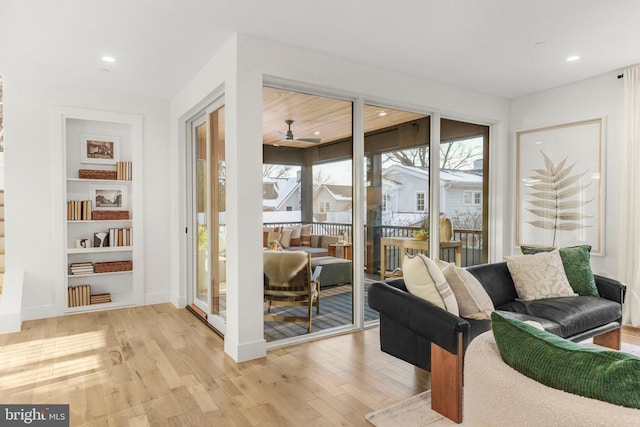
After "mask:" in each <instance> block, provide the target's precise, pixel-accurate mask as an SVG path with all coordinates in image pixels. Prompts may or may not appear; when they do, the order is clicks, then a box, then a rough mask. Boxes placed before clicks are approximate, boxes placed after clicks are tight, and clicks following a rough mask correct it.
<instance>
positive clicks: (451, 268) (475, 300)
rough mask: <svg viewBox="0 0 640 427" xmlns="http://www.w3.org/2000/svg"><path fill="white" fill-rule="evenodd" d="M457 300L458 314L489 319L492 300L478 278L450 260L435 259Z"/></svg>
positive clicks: (478, 318)
mask: <svg viewBox="0 0 640 427" xmlns="http://www.w3.org/2000/svg"><path fill="white" fill-rule="evenodd" d="M435 263H436V264H437V265H438V267H439V268H440V270H442V274H444V278H445V279H446V280H447V283H449V286H451V290H452V291H453V294H454V295H455V297H456V301H457V302H458V308H459V310H460V316H462V317H466V318H467V319H475V320H489V319H490V318H491V312H492V311H493V310H494V307H493V302H492V301H491V298H490V297H489V294H487V291H485V290H484V288H483V287H482V285H481V284H480V282H479V281H478V279H476V278H475V277H474V275H473V274H471V273H469V272H468V271H467V270H465V269H464V268H460V267H458V266H457V265H455V264H454V263H452V262H445V261H441V260H435Z"/></svg>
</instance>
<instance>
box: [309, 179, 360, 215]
mask: <svg viewBox="0 0 640 427" xmlns="http://www.w3.org/2000/svg"><path fill="white" fill-rule="evenodd" d="M352 193H353V187H352V186H350V185H332V184H324V185H322V186H321V187H320V189H319V190H318V191H316V192H315V194H314V196H313V217H314V219H315V220H316V221H320V222H325V221H326V222H338V223H351V211H352V204H353V194H352Z"/></svg>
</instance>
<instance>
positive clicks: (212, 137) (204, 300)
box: [188, 101, 226, 333]
mask: <svg viewBox="0 0 640 427" xmlns="http://www.w3.org/2000/svg"><path fill="white" fill-rule="evenodd" d="M221 104H222V102H221V101H217V102H216V103H214V104H212V105H211V106H210V107H209V108H207V109H206V110H205V111H203V112H202V113H201V114H199V115H198V116H197V117H196V118H194V119H193V120H192V122H191V147H190V165H191V168H190V170H191V174H190V175H191V177H192V179H191V180H190V182H189V187H190V191H189V194H191V202H190V204H189V205H190V209H189V211H190V215H189V216H190V223H191V227H188V231H189V233H188V237H189V239H188V240H189V254H190V256H189V259H190V261H189V265H190V266H191V268H190V269H189V272H190V274H189V284H190V293H189V296H188V297H189V303H190V304H191V307H192V309H193V311H194V312H196V313H197V314H198V315H200V316H202V317H203V318H205V319H206V320H207V321H208V322H209V323H210V324H212V325H213V326H214V327H215V328H216V329H218V330H219V331H220V332H222V333H224V330H225V322H226V238H225V237H226V236H225V234H226V233H225V230H226V227H225V210H226V206H225V205H226V203H225V199H226V193H225V187H226V180H225V151H224V150H225V149H224V141H225V140H224V106H223V105H221Z"/></svg>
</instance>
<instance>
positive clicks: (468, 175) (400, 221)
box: [382, 165, 483, 225]
mask: <svg viewBox="0 0 640 427" xmlns="http://www.w3.org/2000/svg"><path fill="white" fill-rule="evenodd" d="M428 188H429V170H428V169H426V168H419V167H414V166H403V165H393V166H391V167H389V168H386V169H385V170H384V171H383V172H382V192H383V197H384V200H385V203H384V218H385V222H386V223H387V225H412V224H414V223H416V222H418V221H420V218H421V217H422V216H423V215H424V214H426V213H427V212H428V210H429V199H428ZM482 197H483V194H482V173H481V172H480V173H477V172H475V171H463V170H441V171H440V207H441V211H442V213H444V214H445V215H446V216H447V217H449V218H452V219H454V218H455V217H456V216H457V214H458V213H462V212H464V213H467V212H481V211H482Z"/></svg>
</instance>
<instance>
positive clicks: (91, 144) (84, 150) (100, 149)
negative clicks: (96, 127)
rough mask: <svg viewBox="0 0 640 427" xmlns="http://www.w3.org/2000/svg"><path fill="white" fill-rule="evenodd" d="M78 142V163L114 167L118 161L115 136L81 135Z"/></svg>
mask: <svg viewBox="0 0 640 427" xmlns="http://www.w3.org/2000/svg"><path fill="white" fill-rule="evenodd" d="M81 138H82V141H81V142H80V150H81V153H80V161H81V162H82V163H96V164H103V165H115V164H116V163H117V162H118V160H119V159H120V156H119V154H120V153H119V147H118V142H119V138H117V137H115V136H96V135H82V137H81Z"/></svg>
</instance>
